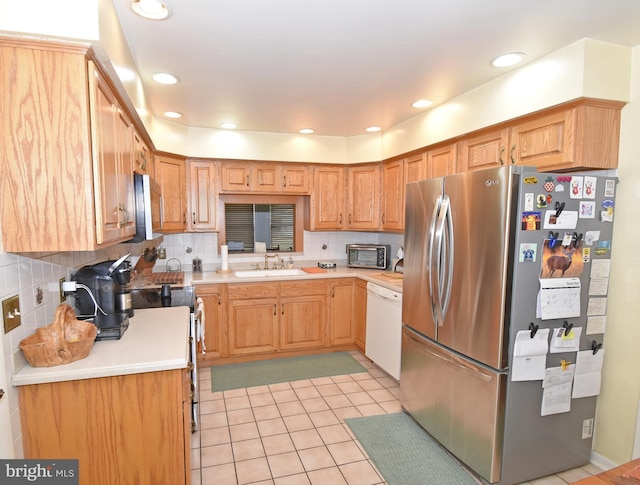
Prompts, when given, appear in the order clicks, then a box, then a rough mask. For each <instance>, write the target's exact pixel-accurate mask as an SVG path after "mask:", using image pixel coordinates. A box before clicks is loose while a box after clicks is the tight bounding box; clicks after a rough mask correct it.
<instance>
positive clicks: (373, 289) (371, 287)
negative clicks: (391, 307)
mask: <svg viewBox="0 0 640 485" xmlns="http://www.w3.org/2000/svg"><path fill="white" fill-rule="evenodd" d="M367 293H368V294H370V295H373V296H377V297H379V298H383V299H385V300H392V301H397V302H398V303H402V293H398V292H397V291H393V290H390V289H389V288H385V287H384V286H380V285H376V284H375V283H371V282H368V283H367Z"/></svg>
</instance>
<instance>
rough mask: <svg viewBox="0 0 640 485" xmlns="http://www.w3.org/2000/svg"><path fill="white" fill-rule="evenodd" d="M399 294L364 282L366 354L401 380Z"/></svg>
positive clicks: (400, 305)
mask: <svg viewBox="0 0 640 485" xmlns="http://www.w3.org/2000/svg"><path fill="white" fill-rule="evenodd" d="M401 347H402V293H399V292H397V291H394V290H390V289H389V288H385V287H384V286H380V285H376V284H374V283H367V332H366V336H365V352H364V353H365V355H366V356H367V357H369V358H370V359H371V360H372V361H373V362H375V363H376V365H378V366H379V367H380V368H381V369H383V370H384V371H385V372H387V374H389V375H390V376H392V377H393V378H395V379H397V380H400V349H401Z"/></svg>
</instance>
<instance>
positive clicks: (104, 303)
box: [73, 254, 134, 340]
mask: <svg viewBox="0 0 640 485" xmlns="http://www.w3.org/2000/svg"><path fill="white" fill-rule="evenodd" d="M128 257H129V255H128V254H127V255H126V256H124V257H122V258H120V259H118V260H115V261H103V262H101V263H97V264H93V265H89V266H84V267H82V268H80V269H79V270H78V271H77V272H76V274H75V275H74V276H73V280H74V281H75V282H76V292H75V305H76V308H77V309H78V318H79V319H87V320H92V321H93V323H94V324H95V325H96V326H97V327H98V336H97V337H96V340H105V339H119V338H120V337H121V336H122V334H123V333H124V332H125V330H126V329H127V327H128V326H129V317H132V316H133V314H134V310H133V306H132V302H131V292H130V290H129V289H128V288H127V284H128V283H129V282H130V281H131V263H130V262H129V261H128V260H127V259H126V258H128Z"/></svg>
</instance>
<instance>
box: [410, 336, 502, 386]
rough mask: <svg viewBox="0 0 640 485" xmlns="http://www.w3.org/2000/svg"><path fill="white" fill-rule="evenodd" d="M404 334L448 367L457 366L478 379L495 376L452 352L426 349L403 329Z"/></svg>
mask: <svg viewBox="0 0 640 485" xmlns="http://www.w3.org/2000/svg"><path fill="white" fill-rule="evenodd" d="M404 335H405V337H406V338H407V339H409V340H410V341H411V342H413V344H414V345H415V346H416V349H417V350H418V351H419V352H421V353H423V354H425V355H428V356H429V357H431V358H434V359H438V360H439V361H441V362H442V363H444V364H445V365H448V366H450V367H457V368H458V369H459V370H461V371H463V372H464V373H465V374H468V375H471V376H473V377H474V378H476V379H480V380H482V381H484V382H491V381H492V380H493V378H494V377H495V373H493V374H492V373H490V372H488V371H485V370H484V369H483V368H482V367H477V366H474V365H471V364H469V363H467V362H466V361H465V360H464V359H462V358H460V357H456V356H455V355H454V354H451V353H447V354H446V355H445V354H441V353H439V352H434V351H432V350H430V349H428V348H427V347H426V346H425V345H424V344H423V343H422V342H421V341H420V339H419V338H417V337H415V336H413V335H412V334H410V333H409V332H407V331H405V332H404Z"/></svg>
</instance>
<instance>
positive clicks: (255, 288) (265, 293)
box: [227, 283, 278, 300]
mask: <svg viewBox="0 0 640 485" xmlns="http://www.w3.org/2000/svg"><path fill="white" fill-rule="evenodd" d="M227 296H228V298H229V300H241V299H247V298H277V296H278V283H271V284H269V283H255V284H251V283H245V284H237V285H229V286H228V287H227Z"/></svg>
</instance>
